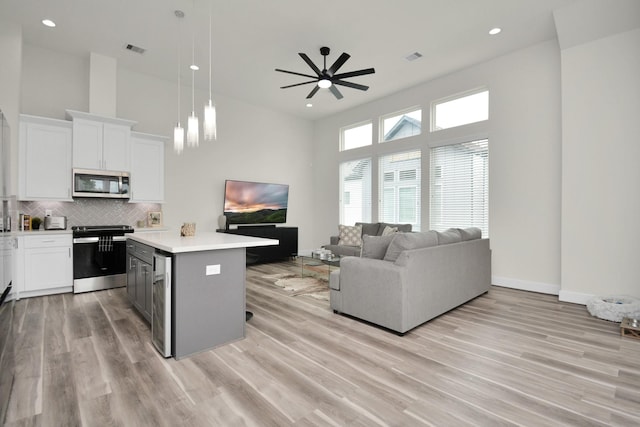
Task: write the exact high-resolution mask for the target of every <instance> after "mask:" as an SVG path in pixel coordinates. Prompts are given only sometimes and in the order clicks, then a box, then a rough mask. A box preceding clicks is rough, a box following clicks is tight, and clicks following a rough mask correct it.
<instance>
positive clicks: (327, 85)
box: [276, 47, 376, 99]
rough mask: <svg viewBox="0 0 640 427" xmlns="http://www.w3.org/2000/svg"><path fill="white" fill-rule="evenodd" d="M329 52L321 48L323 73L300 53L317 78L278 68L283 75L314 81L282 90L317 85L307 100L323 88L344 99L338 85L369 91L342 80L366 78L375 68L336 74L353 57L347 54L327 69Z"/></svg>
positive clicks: (367, 87)
mask: <svg viewBox="0 0 640 427" xmlns="http://www.w3.org/2000/svg"><path fill="white" fill-rule="evenodd" d="M329 52H330V49H329V48H328V47H321V48H320V54H321V55H322V56H323V57H324V67H323V69H322V71H320V69H319V68H318V67H317V66H316V65H315V64H314V63H313V62H312V61H311V59H309V57H308V56H307V55H306V54H305V53H298V55H300V57H301V58H302V59H303V60H304V62H306V63H307V65H308V66H309V67H311V69H312V70H313V71H314V72H315V73H316V74H317V75H315V76H312V75H309V74H302V73H296V72H295V71H287V70H281V69H279V68H276V71H280V72H281V73H288V74H294V75H296V76H302V77H308V78H310V79H313V80H309V81H307V82H302V83H296V84H292V85H288V86H282V87H280V89H287V88H290V87H295V86H302V85H306V84H310V83H316V86H315V87H314V88H313V89H312V90H311V92H309V95H307V99H309V98H311V97H312V96H313V95H315V94H316V92H318V90H320V89H321V88H322V89H329V90H330V91H331V93H332V94H333V95H334V96H335V97H336V98H337V99H342V94H341V93H340V91H339V90H338V88H337V87H336V85H339V86H346V87H350V88H353V89H359V90H367V89H369V86H364V85H360V84H357V83H351V82H346V81H344V80H342V79H346V78H348V77H357V76H364V75H366V74H373V73H375V72H376V70H374V69H373V68H365V69H362V70H358V71H350V72H347V73H340V74H336V71H338V69H339V68H340V67H342V66H343V65H344V63H345V62H347V59H349V58H350V57H351V56H350V55H349V54H347V53H343V54H342V55H340V57H339V58H338V59H337V60H336V62H334V63H333V65H332V66H331V67H329V69H327V56H328V55H329Z"/></svg>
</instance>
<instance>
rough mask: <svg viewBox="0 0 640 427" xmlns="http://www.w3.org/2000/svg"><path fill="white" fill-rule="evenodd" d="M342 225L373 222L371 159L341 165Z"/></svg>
mask: <svg viewBox="0 0 640 427" xmlns="http://www.w3.org/2000/svg"><path fill="white" fill-rule="evenodd" d="M340 186H341V188H340V194H342V195H343V198H342V200H340V224H346V225H354V224H355V223H356V222H371V159H360V160H354V161H350V162H344V163H341V164H340Z"/></svg>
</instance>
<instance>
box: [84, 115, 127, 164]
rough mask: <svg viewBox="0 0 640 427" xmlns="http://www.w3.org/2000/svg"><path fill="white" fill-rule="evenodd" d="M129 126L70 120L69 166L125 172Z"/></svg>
mask: <svg viewBox="0 0 640 427" xmlns="http://www.w3.org/2000/svg"><path fill="white" fill-rule="evenodd" d="M130 134H131V128H130V127H129V126H126V125H118V124H113V123H102V122H99V121H94V120H85V119H76V118H74V119H73V166H74V167H75V168H82V169H99V170H112V171H126V172H128V171H129V140H130Z"/></svg>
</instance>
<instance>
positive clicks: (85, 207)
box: [18, 199, 162, 228]
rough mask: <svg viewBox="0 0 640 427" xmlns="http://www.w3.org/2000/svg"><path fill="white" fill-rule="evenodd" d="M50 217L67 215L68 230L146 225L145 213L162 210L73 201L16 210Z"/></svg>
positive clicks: (159, 207)
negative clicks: (47, 214) (75, 226)
mask: <svg viewBox="0 0 640 427" xmlns="http://www.w3.org/2000/svg"><path fill="white" fill-rule="evenodd" d="M47 209H49V210H51V211H52V213H51V214H52V215H53V216H66V217H67V228H71V227H72V226H74V225H116V224H117V225H131V226H133V227H136V226H137V222H138V221H144V222H145V224H146V222H147V213H148V212H150V211H162V205H161V204H160V203H129V202H128V201H126V200H107V199H76V200H74V201H73V202H19V203H18V211H19V212H20V213H23V214H28V215H31V216H38V217H40V218H44V216H45V210H47Z"/></svg>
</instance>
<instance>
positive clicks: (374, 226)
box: [356, 222, 381, 236]
mask: <svg viewBox="0 0 640 427" xmlns="http://www.w3.org/2000/svg"><path fill="white" fill-rule="evenodd" d="M358 225H359V226H361V227H362V235H363V236H364V235H365V234H366V235H368V236H377V235H378V233H381V231H380V230H379V228H380V224H378V223H377V222H376V223H370V222H356V226H358Z"/></svg>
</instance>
